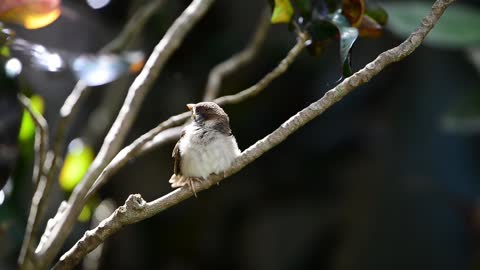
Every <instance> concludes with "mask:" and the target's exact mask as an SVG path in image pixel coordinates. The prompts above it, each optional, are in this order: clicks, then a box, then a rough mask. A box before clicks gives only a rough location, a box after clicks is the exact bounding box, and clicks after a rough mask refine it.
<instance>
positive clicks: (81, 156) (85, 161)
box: [59, 138, 95, 192]
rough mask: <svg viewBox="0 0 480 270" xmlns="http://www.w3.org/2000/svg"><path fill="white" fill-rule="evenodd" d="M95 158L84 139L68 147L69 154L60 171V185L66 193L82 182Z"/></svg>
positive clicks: (78, 139) (77, 140)
mask: <svg viewBox="0 0 480 270" xmlns="http://www.w3.org/2000/svg"><path fill="white" fill-rule="evenodd" d="M94 157H95V154H94V151H93V148H92V147H91V146H90V145H88V144H86V143H85V142H84V141H83V140H82V139H80V138H77V139H75V140H73V141H72V142H71V143H70V144H69V146H68V152H67V155H66V158H65V162H64V163H63V167H62V169H61V170H60V177H59V184H60V187H62V189H63V190H64V191H66V192H71V191H72V190H73V188H75V186H76V185H77V184H78V183H79V182H80V181H81V180H82V178H83V176H84V175H85V173H86V172H87V170H88V168H89V167H90V164H91V163H92V161H93V158H94Z"/></svg>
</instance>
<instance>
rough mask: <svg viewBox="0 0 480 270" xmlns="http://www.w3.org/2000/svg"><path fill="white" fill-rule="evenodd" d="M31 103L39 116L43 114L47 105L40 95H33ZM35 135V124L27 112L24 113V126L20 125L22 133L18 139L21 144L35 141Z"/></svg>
mask: <svg viewBox="0 0 480 270" xmlns="http://www.w3.org/2000/svg"><path fill="white" fill-rule="evenodd" d="M30 103H31V105H32V109H33V110H35V111H36V112H37V113H39V114H43V110H44V107H45V104H44V102H43V98H42V97H41V96H38V95H33V96H31V97H30ZM34 135H35V123H34V122H33V119H32V117H31V116H30V114H29V113H28V112H27V111H25V110H24V111H23V115H22V124H21V125H20V133H19V135H18V138H19V139H20V141H21V142H27V141H30V140H32V139H33V136H34Z"/></svg>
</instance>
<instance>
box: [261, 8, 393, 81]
mask: <svg viewBox="0 0 480 270" xmlns="http://www.w3.org/2000/svg"><path fill="white" fill-rule="evenodd" d="M370 2H371V1H366V0H343V1H341V3H340V1H326V0H292V1H290V0H275V1H269V3H270V5H271V6H272V7H273V13H272V18H271V22H272V23H288V24H290V25H291V26H296V27H299V28H300V29H301V30H302V31H305V32H307V33H309V34H310V38H311V40H309V41H308V44H307V47H308V48H309V51H310V52H311V53H312V54H313V55H319V54H321V53H322V52H323V51H324V49H325V46H326V45H327V44H328V43H329V42H330V41H331V40H334V39H338V40H339V41H340V46H339V51H340V61H341V63H342V65H343V75H344V76H350V75H351V74H352V73H353V71H352V67H351V53H352V46H353V44H354V43H355V41H356V40H357V38H358V37H359V36H361V37H378V36H379V35H380V34H381V33H382V26H383V25H385V23H386V21H387V17H388V16H387V13H386V12H385V10H383V9H382V8H381V7H379V6H378V5H377V4H375V3H373V4H372V3H370Z"/></svg>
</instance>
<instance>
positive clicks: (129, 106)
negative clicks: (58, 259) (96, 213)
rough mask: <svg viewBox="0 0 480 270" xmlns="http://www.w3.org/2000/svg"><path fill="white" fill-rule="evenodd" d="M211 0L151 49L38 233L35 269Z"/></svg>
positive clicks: (63, 233)
mask: <svg viewBox="0 0 480 270" xmlns="http://www.w3.org/2000/svg"><path fill="white" fill-rule="evenodd" d="M213 2H214V1H213V0H194V1H193V2H192V3H191V4H190V5H189V6H188V8H187V9H186V10H185V11H184V12H183V13H182V14H181V15H180V17H178V18H177V19H176V20H175V22H174V23H173V25H172V26H171V27H170V29H169V30H168V31H167V32H166V33H165V36H164V37H163V38H162V39H161V40H160V42H159V43H158V44H157V46H156V47H155V48H154V50H153V52H152V54H151V55H150V57H149V59H148V60H147V62H146V64H145V67H144V68H143V70H142V71H141V72H140V74H139V75H138V76H137V78H136V79H135V80H134V82H133V83H132V85H131V86H130V88H129V90H128V93H127V97H126V99H125V102H124V104H123V105H122V108H121V109H120V112H119V114H118V116H117V118H116V119H115V122H114V123H113V125H112V127H111V129H110V131H109V132H108V134H107V136H106V137H105V140H104V142H103V145H102V147H101V149H100V151H99V152H98V154H97V156H96V157H95V159H94V161H93V163H92V164H91V166H90V168H89V170H88V171H87V173H86V175H85V176H84V178H83V180H82V181H81V182H80V183H79V184H78V185H77V186H76V187H75V189H74V191H73V193H72V195H71V196H70V199H69V202H68V205H67V208H66V209H65V211H64V212H63V213H62V216H61V217H60V218H59V219H58V224H57V225H56V226H54V227H53V228H52V230H53V231H51V232H47V231H45V233H44V235H43V236H42V238H44V239H43V241H42V240H41V241H40V244H39V245H38V247H37V250H36V251H35V252H36V255H37V257H38V258H39V263H38V268H39V269H44V268H45V267H46V266H47V265H49V264H50V263H51V262H52V260H53V258H54V256H55V255H56V254H57V253H58V251H59V250H60V248H61V246H62V245H63V243H64V241H65V239H66V238H67V236H68V234H69V232H70V231H71V229H72V226H73V224H74V222H75V220H76V218H77V216H78V214H79V213H80V210H81V209H82V207H83V205H84V204H83V203H82V202H83V200H84V197H85V195H86V194H87V192H88V190H89V189H90V187H91V186H92V184H93V183H94V181H95V179H96V178H97V177H98V176H99V175H100V173H101V172H102V170H103V168H104V167H105V166H106V165H107V164H108V162H110V160H111V159H112V158H113V157H114V155H115V154H116V153H117V152H118V151H119V148H120V147H121V145H122V143H123V141H124V139H125V137H126V135H127V132H128V131H129V130H130V127H131V125H132V123H133V121H134V119H135V117H136V115H137V113H138V111H139V109H140V105H141V104H142V101H143V99H144V98H145V96H146V94H147V93H148V90H149V89H150V88H151V85H152V84H153V82H154V81H155V79H156V78H157V77H158V74H159V73H160V71H161V69H162V68H163V67H164V65H165V63H166V62H167V60H168V59H169V58H170V56H171V55H172V54H173V52H174V51H175V50H176V49H177V48H178V47H179V46H180V44H181V43H182V41H183V40H184V38H185V36H186V35H187V33H188V32H189V31H190V30H191V29H192V28H193V26H194V25H195V24H196V23H197V22H198V21H199V20H200V18H201V17H203V15H204V14H205V13H206V11H207V10H208V9H209V7H210V6H211V4H212V3H213ZM54 218H55V217H54ZM48 235H49V236H50V237H48Z"/></svg>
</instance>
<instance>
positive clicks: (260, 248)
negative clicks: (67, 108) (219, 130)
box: [0, 0, 480, 270]
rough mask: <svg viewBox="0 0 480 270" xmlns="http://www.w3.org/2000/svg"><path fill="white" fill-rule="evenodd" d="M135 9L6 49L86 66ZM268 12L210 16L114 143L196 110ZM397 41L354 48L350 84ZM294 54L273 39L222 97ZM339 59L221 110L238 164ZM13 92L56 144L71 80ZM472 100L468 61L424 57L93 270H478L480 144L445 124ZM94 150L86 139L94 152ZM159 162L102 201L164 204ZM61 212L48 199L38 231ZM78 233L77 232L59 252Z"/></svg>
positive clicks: (11, 243) (156, 25)
mask: <svg viewBox="0 0 480 270" xmlns="http://www.w3.org/2000/svg"><path fill="white" fill-rule="evenodd" d="M140 2H141V1H113V2H112V3H111V4H110V5H109V6H107V7H106V8H104V9H102V10H97V11H96V10H92V9H90V8H88V6H87V5H86V4H85V3H83V1H64V3H63V5H64V6H66V7H67V8H68V11H69V12H67V13H66V14H65V12H64V16H63V17H62V18H61V19H60V20H59V21H57V22H55V23H54V24H53V25H51V26H49V27H47V28H44V29H41V30H37V31H25V30H23V31H22V30H18V36H21V37H23V38H25V39H28V40H31V41H34V42H39V43H42V44H44V45H47V46H51V47H56V48H64V49H68V50H72V51H77V52H95V51H97V50H98V49H100V48H101V47H102V46H103V45H105V44H106V43H107V42H108V41H109V40H111V39H112V38H113V37H115V36H116V34H117V33H118V32H119V31H120V29H121V27H122V26H123V25H124V23H125V22H126V20H127V19H128V16H129V15H130V14H131V13H132V12H133V11H134V10H135V8H136V7H137V5H138V4H140ZM189 2H190V1H166V4H165V5H164V7H163V8H162V9H161V11H160V12H159V13H158V15H156V16H155V17H154V18H152V19H151V20H150V21H149V23H148V24H147V27H146V30H145V32H144V34H143V35H142V36H141V38H140V39H139V40H138V41H137V42H136V43H135V45H134V47H135V48H140V49H143V50H144V51H145V52H147V53H149V52H151V50H152V48H153V47H154V46H155V44H156V43H157V42H158V40H159V39H160V38H161V37H162V35H163V33H164V32H165V30H166V29H167V28H168V27H169V26H170V25H171V23H172V22H173V20H174V19H175V18H176V17H177V16H178V15H179V14H180V13H181V11H182V10H183V9H184V8H185V7H186V6H187V5H188V4H189ZM430 2H432V1H430ZM464 2H465V1H464ZM265 3H266V1H256V0H247V1H228V0H219V1H217V2H216V3H215V4H214V5H213V7H212V9H211V10H210V11H209V12H208V13H207V15H206V17H205V18H204V19H202V21H201V22H200V23H199V24H198V25H197V26H196V27H195V28H194V29H193V30H192V32H191V34H189V35H188V37H187V38H186V40H185V41H184V43H183V44H182V46H181V47H180V48H179V49H178V51H177V52H176V53H175V54H174V56H173V57H172V58H171V59H170V61H169V62H168V64H167V65H166V67H165V69H164V71H163V72H162V74H161V75H160V77H159V78H158V80H157V81H156V83H155V85H154V87H153V89H151V91H150V93H149V95H148V96H147V98H146V99H145V102H144V103H143V106H142V109H141V112H140V114H139V116H138V117H137V120H136V121H135V125H134V126H133V128H132V130H131V131H130V133H129V136H128V139H127V143H128V142H131V141H132V140H134V139H135V138H136V137H138V136H139V135H141V134H142V133H144V132H146V131H148V130H149V129H151V128H153V127H154V126H155V125H157V124H158V123H159V122H161V121H163V120H165V119H166V118H167V117H168V116H170V115H172V114H176V113H179V112H183V111H184V110H185V107H184V106H185V104H186V103H191V102H197V101H200V100H201V98H202V96H203V92H204V88H205V84H206V81H207V78H208V73H209V71H210V70H211V68H213V67H214V66H215V65H216V64H217V63H219V62H221V61H223V60H224V59H226V58H228V57H230V56H231V55H232V54H233V53H235V52H237V51H239V50H241V49H242V48H243V47H244V46H245V45H246V43H247V41H248V40H249V38H250V36H251V34H252V33H253V31H254V27H255V25H256V23H257V21H258V19H259V17H260V14H261V10H262V7H263V6H264V5H265ZM471 3H473V1H472V2H471ZM401 41H402V39H401V38H400V37H398V36H395V35H394V34H392V33H391V32H389V31H388V30H386V31H385V33H384V35H383V36H382V37H381V38H379V39H360V40H358V41H357V43H356V44H355V46H354V49H353V67H354V70H358V69H359V68H361V67H363V66H364V65H365V64H367V63H368V62H370V61H372V60H373V59H374V58H375V57H376V56H377V55H378V54H379V53H381V52H383V51H384V50H386V49H389V48H391V47H393V46H396V45H397V44H399V43H400V42H401ZM294 44H295V36H294V34H293V33H292V32H289V31H288V30H287V27H286V26H285V25H275V26H272V27H271V29H270V32H269V34H268V39H267V41H266V43H265V45H264V46H263V47H262V49H261V51H260V53H259V54H258V56H257V57H256V59H255V61H254V62H253V63H252V64H250V65H248V66H246V67H245V68H242V69H241V70H240V71H239V72H237V73H235V74H233V75H232V76H229V77H228V78H226V80H224V82H223V84H222V92H221V94H222V95H224V94H231V93H235V92H238V91H240V90H242V89H245V88H247V87H249V86H250V85H252V84H254V83H256V82H257V81H258V80H259V79H260V78H262V77H263V76H264V75H265V74H266V73H267V72H269V71H270V70H271V69H273V68H274V67H275V66H276V65H277V63H278V62H279V61H280V60H281V59H282V58H283V57H284V56H285V55H286V53H287V52H288V50H289V49H290V48H291V47H292V46H293V45H294ZM337 46H338V44H337V43H332V44H331V45H330V46H329V47H328V49H327V50H326V51H325V52H324V54H323V55H322V56H320V57H312V56H310V55H309V54H308V53H307V52H303V53H302V54H301V55H300V57H299V58H298V59H297V60H296V61H295V62H294V64H293V65H291V67H290V68H289V70H288V72H286V73H285V74H284V75H283V76H281V77H280V78H279V79H277V80H275V81H274V82H273V83H272V84H271V85H270V86H269V87H268V88H267V89H266V90H265V91H264V92H263V93H262V94H260V95H259V96H258V97H256V98H254V99H250V100H247V101H244V102H242V103H240V104H238V105H228V106H225V110H226V112H227V113H228V114H229V115H230V119H231V125H232V130H233V132H234V134H235V136H236V138H237V141H238V143H239V146H240V148H241V149H245V148H247V147H248V146H250V145H251V144H253V143H254V142H256V141H257V140H259V139H261V138H263V137H264V136H265V135H267V134H269V133H270V132H272V131H273V130H274V129H275V128H277V127H278V126H279V125H281V123H283V122H284V121H285V120H286V119H288V118H289V117H290V116H291V115H293V114H295V113H296V112H297V111H299V110H300V109H302V108H303V107H305V106H307V105H308V104H310V103H311V102H314V101H316V100H317V99H319V98H320V97H322V95H323V94H324V93H325V91H327V90H328V89H330V88H332V87H333V86H335V82H336V81H337V79H338V78H339V77H340V76H341V67H340V64H339V60H338V50H337ZM25 77H26V80H27V81H29V82H30V83H31V87H32V89H33V91H35V92H36V93H39V94H41V95H42V96H43V97H44V98H45V100H46V104H47V106H46V117H47V120H48V121H49V123H50V128H51V129H52V131H53V127H55V123H56V121H57V120H58V111H59V109H60V106H61V105H62V104H63V101H64V100H65V98H66V96H67V95H68V94H69V93H70V91H71V89H72V88H73V86H74V83H75V81H74V79H73V77H72V76H69V75H68V74H67V75H61V76H60V75H52V74H45V73H38V72H34V71H32V72H26V75H25ZM132 79H133V77H131V78H127V79H122V80H121V81H120V82H115V83H114V84H113V87H112V86H110V87H108V86H107V87H97V88H95V89H93V91H92V94H91V96H90V97H89V99H88V100H87V101H86V102H85V106H84V108H82V111H81V113H80V114H79V116H78V117H77V118H76V120H75V123H74V125H73V128H72V131H71V132H70V133H69V138H70V139H73V138H75V137H78V136H79V134H82V132H84V130H85V128H86V127H85V126H86V123H87V120H88V116H89V113H90V112H92V110H94V108H95V106H96V105H97V104H99V100H101V98H102V97H103V96H104V95H106V94H107V93H108V91H118V95H120V96H122V95H124V93H125V89H126V88H127V87H128V85H129V83H130V82H131V80H132ZM479 86H480V77H479V71H478V70H476V69H475V66H474V65H473V64H472V62H471V61H470V59H469V56H468V55H467V54H466V53H465V51H463V50H458V49H457V50H447V49H439V48H436V47H427V46H421V47H420V48H418V49H417V50H416V51H415V52H414V53H413V54H412V55H411V56H410V57H408V58H406V59H405V60H403V61H401V62H399V63H397V64H394V65H392V66H390V67H388V68H387V69H385V70H384V71H383V72H382V73H380V74H379V75H378V76H377V77H375V78H374V79H373V80H372V81H371V82H369V83H368V84H366V85H364V86H362V87H360V88H358V89H356V90H355V91H354V92H353V93H351V94H350V95H348V96H347V97H345V98H344V99H343V100H342V101H341V102H339V103H338V104H336V105H335V106H333V107H332V108H331V109H329V110H327V111H326V112H325V113H324V114H322V115H321V116H320V117H318V118H317V119H315V120H313V121H312V122H311V123H309V124H308V125H307V126H305V127H303V128H302V129H300V130H299V131H297V132H296V133H295V134H293V135H292V136H291V137H289V138H288V139H287V140H286V141H285V142H283V143H282V144H280V145H279V146H277V147H275V148H274V149H272V150H271V151H269V152H267V153H266V154H264V155H263V156H262V157H260V158H259V159H258V160H257V161H255V162H254V163H252V164H250V165H249V166H247V167H246V168H245V169H243V170H242V171H241V172H239V173H238V174H236V175H234V176H232V177H230V178H228V179H227V180H225V181H223V182H222V183H221V184H220V186H218V187H213V188H212V189H210V190H207V191H205V192H202V193H200V194H199V196H198V198H196V199H195V198H192V199H189V200H187V201H185V202H182V203H180V204H179V205H176V206H175V207H173V208H171V209H169V210H167V211H165V212H163V213H160V214H159V215H157V216H154V217H152V218H150V219H148V220H146V221H143V222H141V223H138V224H134V225H131V226H127V227H125V228H124V229H123V230H121V231H120V232H119V233H117V234H115V235H114V236H113V237H111V238H110V239H109V240H108V241H107V242H106V245H105V247H104V253H103V256H102V259H101V263H100V269H172V270H173V269H214V268H219V269H232V270H233V269H252V270H256V269H266V270H268V269H275V270H282V269H339V270H347V269H348V270H350V269H352V270H353V269H355V270H360V269H370V270H375V269H378V270H380V269H392V270H395V269H402V270H403V269H411V270H416V269H418V270H420V269H436V270H443V269H474V268H475V267H479V264H478V263H477V264H475V260H476V258H477V256H478V247H479V242H478V238H476V236H477V233H478V230H479V229H480V227H479V226H480V220H479V217H478V216H477V215H478V214H477V212H478V211H479V210H478V209H477V207H478V206H477V198H478V196H479V187H478V183H479V180H478V179H479V170H478V158H479V151H478V150H479V140H478V131H480V130H478V129H468V130H467V131H465V130H459V129H457V128H455V127H454V128H452V127H450V128H448V127H447V125H445V119H446V117H447V116H448V113H449V111H451V110H452V108H454V107H455V106H458V104H461V102H462V101H464V100H469V99H471V97H472V96H475V94H478V90H480V89H479ZM100 143H101V139H100V138H99V139H98V141H96V142H95V144H96V147H99V146H100ZM172 149H173V143H172V144H170V145H165V146H162V147H161V148H159V149H157V150H155V151H153V152H151V153H149V154H147V155H144V156H142V157H140V158H138V159H136V160H133V161H132V162H130V163H129V164H128V165H127V166H125V167H124V168H122V169H121V170H120V172H119V173H117V174H116V175H115V176H113V178H112V179H111V181H110V182H109V184H108V185H107V186H106V187H105V188H104V189H103V190H102V191H101V198H102V199H103V198H112V199H113V201H114V202H115V203H116V204H117V205H121V204H123V202H124V201H125V199H126V198H127V196H128V195H129V194H132V193H140V194H142V196H143V197H144V198H145V199H146V200H152V199H155V198H157V197H159V196H162V195H164V194H166V193H168V192H170V191H171V188H170V186H169V184H168V179H169V177H170V175H171V173H172V167H173V160H172V159H171V157H170V156H171V151H172ZM25 167H27V166H25ZM24 181H25V183H27V184H25V183H23V184H22V183H18V186H19V187H17V188H16V189H17V192H16V193H15V197H13V198H10V202H9V203H10V207H11V209H13V210H12V211H11V215H10V219H9V221H8V222H9V224H10V225H11V224H14V225H13V226H10V227H9V228H10V230H8V231H7V232H6V233H5V234H3V235H0V256H2V257H1V259H0V261H3V263H1V264H0V265H1V266H2V267H1V268H2V269H9V268H12V269H13V268H15V267H14V265H15V260H16V257H17V255H18V250H19V247H20V244H21V240H22V235H23V230H24V226H25V223H26V218H27V213H28V204H29V198H30V197H31V190H29V188H28V181H29V180H28V179H26V178H25V180H24ZM20 187H23V188H20ZM64 198H66V195H65V194H63V192H62V191H61V190H60V189H59V187H58V185H57V186H55V190H54V191H53V196H52V198H51V200H52V205H51V209H50V213H49V217H51V216H53V215H54V212H55V209H56V208H57V207H58V203H59V201H60V200H62V199H64ZM88 226H89V225H88V224H86V223H84V224H80V225H78V226H76V227H75V230H74V231H73V233H72V235H71V238H70V239H69V241H68V242H67V244H66V248H70V247H71V245H73V244H74V242H75V241H76V240H77V239H78V238H79V237H81V235H82V234H83V232H84V230H86V229H87V228H88ZM42 230H43V229H42ZM4 267H5V268H4Z"/></svg>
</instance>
